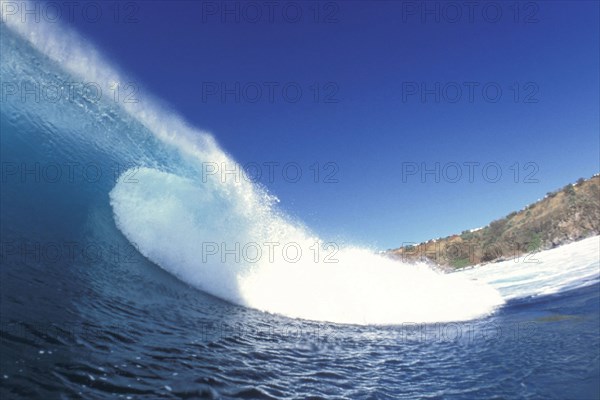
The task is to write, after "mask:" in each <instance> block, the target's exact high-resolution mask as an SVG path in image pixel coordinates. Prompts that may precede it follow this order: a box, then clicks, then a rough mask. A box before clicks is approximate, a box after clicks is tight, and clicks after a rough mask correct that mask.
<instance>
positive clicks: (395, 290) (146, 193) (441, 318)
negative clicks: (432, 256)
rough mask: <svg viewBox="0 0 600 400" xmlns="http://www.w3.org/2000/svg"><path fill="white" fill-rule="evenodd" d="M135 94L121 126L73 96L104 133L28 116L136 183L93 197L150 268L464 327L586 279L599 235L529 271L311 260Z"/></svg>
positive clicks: (384, 319) (89, 75)
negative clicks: (293, 255) (218, 250)
mask: <svg viewBox="0 0 600 400" xmlns="http://www.w3.org/2000/svg"><path fill="white" fill-rule="evenodd" d="M1 3H5V0H2V2H1ZM1 3H0V4H1ZM2 20H3V22H2V25H5V26H6V28H8V29H10V30H11V32H13V33H15V34H17V35H18V36H19V37H20V38H21V39H22V40H26V41H27V42H28V43H29V44H30V45H31V46H33V48H35V49H36V50H37V51H39V52H40V53H42V54H43V55H45V56H46V57H47V58H48V59H49V60H51V61H52V62H53V63H55V65H58V66H59V68H60V69H61V70H64V71H66V72H67V73H68V74H69V75H70V76H73V77H76V78H77V79H81V80H84V81H87V82H95V83H97V84H99V85H100V86H101V87H102V88H104V89H105V91H106V92H109V88H110V87H112V86H113V85H114V84H115V83H119V82H127V81H129V80H130V79H129V78H128V77H127V76H126V75H125V74H122V73H121V72H119V71H118V69H117V68H115V67H114V66H112V65H111V64H110V63H109V62H108V61H106V59H105V58H104V57H103V56H102V55H101V54H100V52H99V51H97V50H96V49H95V48H94V47H93V46H91V45H90V44H89V43H87V42H86V41H85V40H84V39H82V38H81V37H79V36H78V35H77V34H76V33H75V32H74V31H70V30H68V29H66V28H64V27H60V26H58V25H56V24H54V25H53V24H47V23H43V22H42V23H27V22H22V21H21V20H20V18H19V17H16V16H11V15H3V16H2ZM3 29H4V28H3ZM3 40H9V39H3ZM13 45H14V43H13ZM3 46H5V48H4V49H3V50H5V51H3V60H2V69H3V71H2V72H3V73H2V75H3V76H9V74H8V73H7V71H9V72H10V73H11V74H13V75H15V76H20V77H21V78H22V79H28V80H33V81H35V82H37V83H43V82H44V80H49V81H51V80H52V79H53V76H52V72H51V71H46V70H44V68H45V67H44V65H39V64H36V65H35V66H33V67H32V66H30V64H29V61H30V60H31V59H32V57H34V56H32V55H30V54H27V51H26V50H22V51H20V52H19V51H15V50H14V49H13V48H10V46H11V44H10V43H5V42H4V41H3ZM9 48H10V49H11V50H12V51H11V52H7V51H6V50H8V49H9ZM5 74H6V75H5ZM141 96H142V97H141V98H140V101H138V102H137V103H120V104H119V111H118V112H122V113H123V114H124V115H125V116H124V117H123V118H124V119H125V120H126V121H128V122H127V123H126V124H120V123H118V122H117V123H115V122H114V121H117V120H118V119H117V118H116V117H115V116H114V113H115V111H114V110H113V109H112V105H106V104H93V105H91V104H88V103H86V99H83V100H82V104H81V108H82V110H83V111H82V112H86V111H87V107H89V115H93V116H94V118H96V121H95V122H96V125H98V126H110V127H111V130H110V131H109V130H107V131H105V132H103V131H102V130H101V129H100V130H99V131H98V132H97V133H98V134H94V135H90V134H88V135H82V134H80V133H78V132H77V129H75V128H74V125H75V124H76V123H77V121H73V120H71V119H68V118H64V119H60V118H57V117H56V116H54V117H52V118H51V117H50V116H51V115H55V114H57V110H56V107H57V106H55V105H44V104H37V105H35V106H34V107H37V109H36V110H33V111H35V112H33V111H32V114H35V115H36V117H35V118H39V119H40V120H44V119H48V120H51V121H52V123H53V124H54V126H55V127H56V128H57V129H54V130H53V132H60V133H57V134H56V135H61V136H54V137H52V138H49V140H50V142H51V143H52V146H55V148H56V149H57V151H61V147H63V145H64V144H66V143H73V142H77V143H84V142H85V144H82V146H88V147H90V148H93V151H95V152H97V153H98V154H102V155H104V156H106V157H107V158H110V159H111V161H115V160H116V161H117V162H119V163H120V164H123V165H126V164H127V165H130V166H131V168H132V169H131V170H130V171H126V172H125V173H124V174H123V176H131V175H135V183H134V184H132V183H131V182H128V181H127V179H119V180H117V182H116V184H114V185H113V186H111V187H110V188H108V190H107V191H106V193H102V196H104V197H103V198H106V202H107V203H108V204H110V207H111V209H112V212H113V218H114V222H115V224H116V226H117V227H118V228H119V230H120V231H121V232H122V233H123V234H124V235H125V236H126V237H127V238H128V239H129V240H130V242H131V243H134V244H135V246H136V248H137V249H138V250H139V252H140V253H141V254H142V255H144V256H145V257H146V258H148V259H149V260H150V261H152V262H153V263H155V264H156V265H158V266H159V267H161V268H162V269H164V270H166V271H168V272H169V273H171V274H173V275H174V276H176V277H177V278H179V279H180V280H182V281H184V282H186V283H188V284H190V285H192V286H193V287H195V288H198V289H199V290H202V291H204V292H206V293H209V294H211V295H214V296H216V297H218V298H221V299H224V300H226V301H229V302H232V303H235V304H239V305H242V306H245V307H250V308H254V309H257V310H261V311H265V312H269V313H274V314H280V315H283V316H286V317H292V318H302V319H307V320H315V321H327V322H335V323H345V324H359V325H372V324H376V325H380V324H386V325H387V324H389V325H394V324H402V323H406V322H416V323H420V322H423V323H433V322H449V321H465V320H471V319H475V318H479V317H483V316H486V315H489V314H491V313H493V312H494V311H495V310H497V309H498V308H499V307H501V306H502V305H503V304H504V303H505V302H506V301H507V300H508V299H514V298H523V297H528V296H536V295H539V294H544V293H554V292H557V291H561V290H565V289H568V288H573V287H580V286H585V285H591V284H594V283H597V282H598V268H599V266H598V248H599V246H598V237H595V238H590V239H587V240H586V241H582V242H579V243H575V244H572V245H569V246H564V247H562V248H559V249H553V250H550V251H548V252H543V253H540V254H538V257H537V258H538V259H539V260H541V262H539V263H535V264H531V265H525V264H524V263H523V262H518V263H514V262H513V263H512V264H511V261H507V262H504V263H497V264H494V265H487V266H480V267H476V268H474V269H470V270H468V271H464V272H459V273H453V274H442V273H439V272H436V271H434V270H432V269H431V268H429V267H428V266H427V265H425V264H408V263H403V262H400V261H395V260H392V259H389V258H387V257H385V256H383V255H379V254H377V253H375V252H374V251H373V250H371V249H368V248H362V247H360V246H342V245H340V248H339V249H338V251H337V252H336V255H335V261H336V262H326V261H325V260H324V259H323V258H321V257H320V258H318V259H316V260H315V259H314V258H313V257H312V256H311V254H312V251H313V249H314V248H315V246H316V247H317V248H321V250H322V251H323V252H325V251H326V244H327V243H329V242H327V241H326V240H323V239H322V238H320V237H319V236H318V235H317V234H315V233H313V232H311V231H310V229H309V228H307V227H305V226H304V225H303V224H302V223H300V222H299V221H295V220H293V219H292V218H290V217H289V216H287V215H285V214H284V213H282V212H281V211H280V210H279V209H278V206H277V203H278V199H277V198H276V197H275V196H274V195H272V194H270V193H268V191H267V190H266V189H265V188H263V187H260V186H259V185H256V184H253V183H252V182H249V181H246V180H243V179H242V180H222V179H220V177H219V176H206V175H203V174H202V170H203V163H206V162H211V163H217V164H219V165H221V164H226V165H229V166H235V165H237V164H236V163H235V160H234V159H233V158H232V157H231V156H230V155H228V154H227V153H226V152H225V151H223V150H222V149H221V148H220V147H219V145H218V144H217V142H216V140H215V139H214V137H213V136H212V135H210V134H208V133H206V132H203V131H201V130H198V129H196V128H194V127H191V126H190V125H189V124H188V123H186V122H185V121H184V120H183V119H182V118H181V117H179V116H177V114H176V113H175V112H172V111H170V110H169V108H168V107H166V106H165V105H164V104H162V103H161V102H160V101H158V100H155V99H153V98H152V97H151V96H149V95H144V93H143V91H142V94H141ZM7 107H10V105H8V106H7ZM106 121H108V122H106ZM138 125H140V126H142V127H143V128H144V130H141V129H138V128H137V126H138ZM115 132H117V133H118V134H115ZM215 243H216V244H218V245H220V246H222V247H224V248H227V249H231V248H236V246H241V247H244V246H245V245H247V244H249V243H259V244H265V243H276V244H278V245H279V248H281V247H284V246H286V245H289V244H293V245H294V247H295V248H299V249H301V252H302V254H303V255H304V256H303V257H300V259H299V260H298V261H296V262H290V261H289V259H288V258H286V257H285V255H284V254H283V253H281V252H278V251H276V252H274V256H273V257H266V256H265V255H264V254H263V255H262V256H261V257H250V258H252V259H251V260H249V259H248V257H245V258H242V259H239V260H234V261H232V260H231V258H225V259H223V258H219V257H212V258H210V259H204V255H205V254H203V252H202V250H203V249H206V245H207V244H215ZM575 255H577V257H579V256H582V257H583V258H584V259H585V262H583V263H581V262H579V263H578V264H577V268H575V264H574V262H573V263H570V262H571V261H572V260H574V259H575ZM330 261H331V260H330Z"/></svg>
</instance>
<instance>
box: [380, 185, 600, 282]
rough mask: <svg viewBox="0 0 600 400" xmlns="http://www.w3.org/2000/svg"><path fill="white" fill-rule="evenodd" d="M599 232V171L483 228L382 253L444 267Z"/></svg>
mask: <svg viewBox="0 0 600 400" xmlns="http://www.w3.org/2000/svg"><path fill="white" fill-rule="evenodd" d="M599 234H600V174H596V175H594V176H592V177H591V178H589V179H583V178H581V179H579V180H577V182H575V183H572V184H568V185H566V186H564V187H563V188H561V189H558V190H555V191H553V192H549V193H547V194H546V196H545V197H544V198H543V199H542V200H539V201H537V202H535V203H533V204H530V205H528V206H526V207H524V208H523V209H521V210H519V211H514V212H512V213H510V214H508V215H507V216H505V217H503V218H501V219H498V220H495V221H492V222H491V223H490V224H488V225H487V226H485V227H482V228H478V229H471V230H466V231H463V232H462V233H460V234H454V235H450V236H447V237H444V238H438V239H431V240H428V241H426V242H422V243H414V244H408V245H406V244H405V245H404V246H402V247H399V248H396V249H391V250H387V251H385V252H384V254H385V255H387V256H390V257H392V258H395V259H400V260H403V261H408V262H417V261H420V262H425V263H428V264H430V265H432V267H433V268H435V269H439V270H442V271H445V272H452V271H455V270H460V269H465V268H470V267H473V266H476V265H486V264H490V263H496V262H501V261H504V260H508V259H511V258H513V257H527V256H528V255H529V254H535V253H537V252H539V251H542V250H549V249H552V248H556V247H560V246H563V245H565V244H569V243H573V242H576V241H579V240H583V239H586V238H589V237H592V236H596V235H599Z"/></svg>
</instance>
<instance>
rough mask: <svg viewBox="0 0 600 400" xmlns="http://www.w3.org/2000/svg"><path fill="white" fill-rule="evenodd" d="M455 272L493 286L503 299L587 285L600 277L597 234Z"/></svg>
mask: <svg viewBox="0 0 600 400" xmlns="http://www.w3.org/2000/svg"><path fill="white" fill-rule="evenodd" d="M458 274H461V275H464V276H465V277H469V278H476V279H478V280H480V281H483V282H486V283H488V284H490V285H492V286H494V287H495V288H497V289H498V290H499V291H500V293H501V294H502V296H503V297H504V298H505V299H513V298H522V297H529V296H536V295H542V294H551V293H556V292H559V291H562V290H567V289H573V288H577V287H581V286H586V285H591V284H594V283H597V282H598V281H599V280H600V236H594V237H591V238H587V239H584V240H581V241H578V242H574V243H570V244H567V245H564V246H561V247H557V248H555V249H551V250H546V251H541V252H539V253H534V254H530V255H528V256H520V257H518V258H517V257H515V258H513V259H511V260H507V261H502V262H498V263H492V264H487V265H482V266H477V267H475V268H473V269H469V270H465V271H461V272H458Z"/></svg>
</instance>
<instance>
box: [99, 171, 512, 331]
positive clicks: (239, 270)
mask: <svg viewBox="0 0 600 400" xmlns="http://www.w3.org/2000/svg"><path fill="white" fill-rule="evenodd" d="M125 174H127V176H133V174H134V173H133V172H126V173H125ZM135 181H136V183H128V182H126V181H125V180H119V181H118V183H117V184H116V186H115V187H114V188H113V190H112V191H111V193H110V200H111V205H112V207H113V211H114V215H115V221H116V223H117V226H118V227H119V229H120V230H121V231H122V232H123V233H124V234H125V236H126V237H127V238H128V239H129V240H130V241H132V242H134V243H135V244H136V246H137V247H138V249H139V251H140V252H141V253H142V254H143V255H144V256H146V257H147V258H149V259H150V260H151V261H153V262H154V263H156V264H158V265H159V266H160V267H162V268H163V269H165V270H167V271H169V272H170V273H172V274H174V275H175V276H177V277H178V278H179V279H181V280H182V281H185V282H187V283H189V284H191V285H193V286H195V287H197V288H199V289H200V290H202V291H205V292H207V293H210V294H212V295H215V296H217V297H220V298H222V299H224V300H227V301H230V302H233V303H236V304H240V305H243V306H247V307H251V308H254V309H258V310H261V311H266V312H271V313H276V314H281V315H285V316H288V317H293V318H302V319H308V320H316V321H327V322H335V323H347V324H402V323H433V322H449V321H463V320H470V319H474V318H477V317H481V316H484V315H487V314H490V313H491V312H493V311H494V309H495V308H496V307H498V306H500V305H502V304H503V302H504V301H503V299H502V297H501V296H500V294H499V293H498V292H497V291H496V290H495V289H494V288H492V287H491V286H489V285H486V284H483V283H479V282H476V281H473V280H470V279H467V278H465V277H463V276H459V275H458V274H439V273H437V272H434V271H432V270H431V269H430V268H428V267H427V266H425V265H423V264H416V265H411V264H404V263H400V262H398V261H394V260H391V259H388V258H386V257H384V256H380V255H377V254H375V253H373V252H372V251H370V250H367V249H361V248H357V247H343V248H340V249H339V251H337V252H335V254H333V253H332V252H331V251H327V249H323V246H324V243H323V241H322V240H320V239H319V238H317V237H315V236H314V235H311V234H310V233H309V232H308V231H307V230H306V229H304V228H303V227H300V226H297V225H296V224H293V223H291V222H289V221H288V220H286V219H285V218H284V217H282V216H280V215H278V214H277V213H276V212H274V211H273V210H271V209H270V207H268V206H266V205H265V204H263V202H261V201H259V200H257V199H260V197H251V198H252V199H253V201H252V202H248V198H247V197H244V193H243V192H244V191H235V192H231V191H228V190H224V188H223V187H222V184H221V183H220V182H218V181H208V182H198V181H195V180H193V179H189V178H184V177H180V176H177V175H174V174H170V173H166V172H162V171H159V170H156V169H150V168H140V169H136V171H135ZM242 197H243V198H242ZM267 243H271V245H270V246H271V247H270V248H272V249H273V251H272V252H270V253H267V252H266V249H267V247H269V246H268V245H267ZM248 244H254V245H253V246H251V247H252V249H251V250H255V251H254V252H252V251H251V252H249V253H248V252H246V253H244V251H243V250H242V249H243V248H244V247H246V248H248V246H247V245H248ZM209 245H210V246H209ZM286 245H287V246H288V247H293V248H294V251H290V252H287V253H286V252H284V251H283V248H284V247H285V246H286ZM215 246H216V249H215ZM316 246H318V247H319V248H320V249H321V250H320V251H322V253H320V255H319V256H318V257H315V254H317V253H316V250H315V249H316V248H317V247H316ZM257 247H258V248H260V249H261V250H262V252H263V253H262V256H260V257H257V254H258V252H257V251H256V248H257ZM298 248H299V249H300V252H301V254H302V256H301V257H297V253H295V250H296V249H298ZM209 249H210V252H209V251H207V250H209ZM236 249H237V250H236ZM215 251H216V253H215ZM227 251H229V253H227V254H224V253H226V252H227ZM236 251H238V252H240V253H241V254H233V253H235V252H236ZM213 253H214V254H213ZM290 254H293V255H291V256H290ZM326 255H329V256H330V257H329V258H328V259H327V260H326V259H325V256H326ZM335 261H337V262H335Z"/></svg>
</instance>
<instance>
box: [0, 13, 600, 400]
mask: <svg viewBox="0 0 600 400" xmlns="http://www.w3.org/2000/svg"><path fill="white" fill-rule="evenodd" d="M1 46H2V47H1V50H2V53H1V54H2V61H1V64H0V65H1V72H2V80H3V81H4V82H8V81H10V82H20V83H23V82H30V83H34V84H35V83H36V82H38V83H39V82H40V81H44V80H53V81H57V80H58V81H60V80H68V79H70V78H69V76H68V75H66V73H65V72H63V71H62V70H61V69H60V66H59V65H56V64H54V63H53V62H51V61H49V60H47V59H45V58H44V57H43V56H42V55H40V54H39V53H37V52H36V51H35V50H33V49H32V48H31V47H29V45H27V44H26V43H25V42H23V41H22V40H21V39H19V38H17V37H16V36H15V35H13V34H12V33H10V32H9V31H8V30H7V29H6V27H5V26H4V25H2V26H1ZM1 105H2V108H1V114H0V116H1V157H2V190H1V198H0V200H1V210H0V218H1V219H0V222H1V227H0V233H1V242H2V258H1V261H2V262H1V267H0V289H1V290H0V298H1V302H0V318H1V324H0V328H1V341H0V357H1V358H0V382H1V389H0V397H1V398H2V399H32V398H34V399H67V398H85V399H105V398H131V399H141V398H144V399H157V398H188V399H196V398H348V399H397V398H407V399H421V398H432V399H507V398H519V399H520V398H524V399H530V398H531V399H597V398H600V389H599V385H600V381H599V375H600V367H599V365H600V359H599V351H600V344H599V338H600V332H599V329H600V320H599V312H600V293H599V291H600V287H599V286H598V285H597V284H595V285H592V286H588V287H585V288H580V289H577V290H573V291H568V292H562V293H558V294H554V295H549V296H541V297H536V298H524V299H518V300H512V301H510V302H509V303H508V304H506V305H505V306H504V307H503V308H501V309H500V310H498V311H497V312H496V313H495V314H493V315H492V316H489V317H487V318H485V319H481V320H476V321H472V322H469V323H461V324H442V325H439V324H437V325H436V324H432V325H414V324H404V325H399V326H389V327H362V326H344V325H336V324H329V323H317V322H309V321H300V320H292V319H288V318H284V317H280V316H276V315H270V314H266V313H261V312H259V311H254V310H250V309H246V308H243V307H240V306H236V305H231V304H228V303H226V302H223V301H221V300H218V299H216V298H213V297H211V296H209V295H206V294H203V293H201V292H199V291H197V290H195V289H193V288H191V287H189V286H188V285H186V284H185V283H183V282H181V281H179V280H177V279H175V278H174V277H173V276H171V275H169V274H168V273H166V272H165V271H163V270H161V269H160V268H158V267H157V266H156V265H154V264H152V263H151V262H149V261H148V260H146V259H145V258H144V257H143V256H141V255H140V254H139V253H138V252H137V250H136V249H135V247H134V245H132V244H131V243H129V242H128V241H127V240H126V239H125V238H124V237H123V236H122V235H121V233H120V232H119V231H118V229H117V228H116V227H115V223H114V220H113V215H112V210H111V208H110V205H109V201H108V192H109V191H110V190H111V188H112V187H113V186H114V183H115V176H118V175H119V173H120V172H122V171H123V170H125V166H126V165H130V164H132V165H149V166H161V167H162V168H165V169H169V168H175V169H178V168H179V169H184V168H185V166H183V165H182V163H179V156H178V155H177V152H176V151H174V150H172V149H168V148H165V147H161V146H159V145H158V144H157V143H155V140H154V139H152V138H151V135H149V133H148V131H147V130H146V129H145V128H144V127H143V126H141V125H140V124H139V123H137V122H135V121H133V120H132V119H131V118H129V117H128V116H127V115H126V114H125V113H124V112H123V111H121V110H120V109H119V108H118V107H116V106H115V105H111V104H108V102H102V101H96V100H93V99H92V100H90V98H89V97H86V95H85V93H83V94H82V95H81V96H79V97H77V99H75V100H74V101H73V100H72V99H68V100H62V101H59V102H57V103H52V104H48V103H47V102H46V103H44V102H43V101H34V100H31V99H29V100H27V99H26V100H25V101H22V100H21V99H19V98H15V97H10V98H3V99H2V104H1ZM70 168H71V169H70ZM58 170H60V174H61V175H60V177H58V178H57V176H58V175H57V174H58V172H57V171H58ZM98 172H99V173H98ZM164 240H165V241H168V240H169V238H168V237H165V238H164ZM411 306H413V305H410V304H398V307H411Z"/></svg>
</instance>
